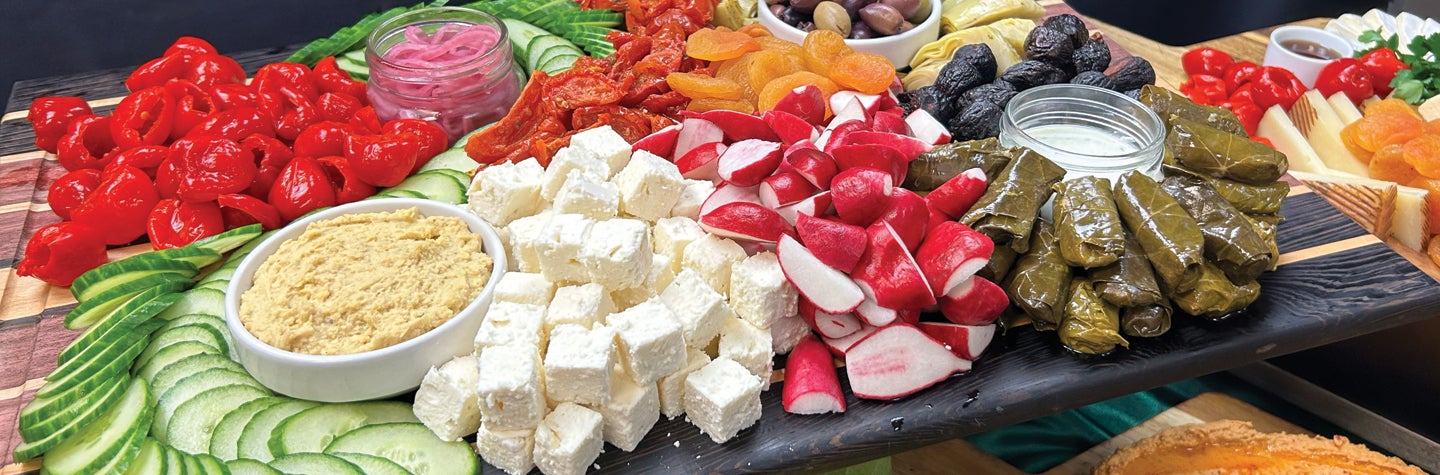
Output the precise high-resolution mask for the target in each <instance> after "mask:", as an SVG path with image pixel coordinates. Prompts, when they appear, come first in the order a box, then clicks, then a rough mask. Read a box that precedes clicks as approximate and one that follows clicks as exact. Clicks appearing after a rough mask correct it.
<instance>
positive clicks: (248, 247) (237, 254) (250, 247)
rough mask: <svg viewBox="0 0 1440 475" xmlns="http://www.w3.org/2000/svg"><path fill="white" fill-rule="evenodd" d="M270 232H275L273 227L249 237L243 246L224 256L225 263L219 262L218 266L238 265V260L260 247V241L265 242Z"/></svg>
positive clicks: (231, 266) (232, 266)
mask: <svg viewBox="0 0 1440 475" xmlns="http://www.w3.org/2000/svg"><path fill="white" fill-rule="evenodd" d="M272 234H275V230H274V229H271V230H269V231H265V232H263V233H260V235H259V236H256V237H255V239H251V240H250V242H247V243H245V245H244V246H240V247H238V248H236V249H235V251H234V252H231V253H230V257H227V258H225V263H224V264H220V267H221V268H222V269H223V268H226V267H230V268H235V267H239V266H240V261H241V260H244V259H245V256H248V255H250V252H251V251H254V250H255V248H257V247H260V243H262V242H265V238H268V237H270V236H271V235H272Z"/></svg>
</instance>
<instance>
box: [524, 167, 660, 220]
mask: <svg viewBox="0 0 1440 475" xmlns="http://www.w3.org/2000/svg"><path fill="white" fill-rule="evenodd" d="M551 166H552V167H553V166H554V164H553V163H552V164H551ZM610 182H611V183H614V184H615V186H618V187H620V211H621V212H624V213H625V214H628V215H630V216H634V217H637V218H640V219H643V220H645V221H649V222H654V221H655V220H657V219H660V218H664V217H666V216H669V215H670V208H673V207H675V202H676V201H678V200H679V199H680V194H681V193H683V192H684V191H685V182H684V178H682V177H681V176H680V169H678V168H675V164H674V163H670V161H669V160H666V159H663V158H660V157H658V156H655V154H653V153H650V152H646V151H644V150H640V151H636V152H635V153H633V154H631V155H630V163H628V164H626V165H625V168H623V169H621V170H620V172H619V173H616V174H615V177H614V178H611V180H610Z"/></svg>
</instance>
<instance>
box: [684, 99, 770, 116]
mask: <svg viewBox="0 0 1440 475" xmlns="http://www.w3.org/2000/svg"><path fill="white" fill-rule="evenodd" d="M685 109H686V110H689V111H694V112H705V111H711V110H718V109H724V110H732V111H736V112H744V113H746V114H754V113H755V106H754V105H753V104H751V103H750V101H745V100H739V101H732V100H728V99H716V98H713V97H702V98H699V99H695V100H692V101H690V105H689V106H687V107H685Z"/></svg>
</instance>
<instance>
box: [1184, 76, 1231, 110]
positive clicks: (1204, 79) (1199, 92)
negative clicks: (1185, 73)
mask: <svg viewBox="0 0 1440 475" xmlns="http://www.w3.org/2000/svg"><path fill="white" fill-rule="evenodd" d="M1180 93H1181V94H1185V97H1189V98H1190V100H1192V101H1195V103H1196V104H1201V105H1207V106H1212V105H1215V104H1219V103H1221V102H1225V99H1226V97H1227V96H1228V94H1227V93H1226V90H1225V80H1223V79H1220V78H1219V77H1218V76H1211V75H1209V74H1196V75H1194V76H1190V80H1189V81H1185V83H1184V84H1181V85H1180Z"/></svg>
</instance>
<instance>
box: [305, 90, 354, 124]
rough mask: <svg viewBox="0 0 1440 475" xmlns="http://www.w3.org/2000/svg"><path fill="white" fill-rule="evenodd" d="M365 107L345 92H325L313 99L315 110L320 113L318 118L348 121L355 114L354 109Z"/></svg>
mask: <svg viewBox="0 0 1440 475" xmlns="http://www.w3.org/2000/svg"><path fill="white" fill-rule="evenodd" d="M361 107H365V104H362V103H361V102H360V100H359V99H356V98H353V97H350V96H348V95H345V94H340V93H335V92H327V93H324V94H321V95H320V98H319V99H316V100H315V110H316V111H317V112H318V113H319V114H320V120H328V121H331V122H349V121H350V118H351V117H353V116H354V115H355V111H356V110H359V109H360V108H361Z"/></svg>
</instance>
